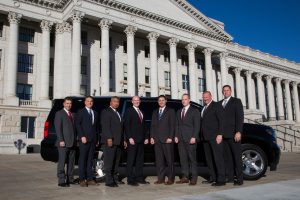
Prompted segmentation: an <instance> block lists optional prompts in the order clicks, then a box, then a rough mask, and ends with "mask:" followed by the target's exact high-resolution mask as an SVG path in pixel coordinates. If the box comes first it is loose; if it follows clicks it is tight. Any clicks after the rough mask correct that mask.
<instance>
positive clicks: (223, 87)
mask: <svg viewBox="0 0 300 200" xmlns="http://www.w3.org/2000/svg"><path fill="white" fill-rule="evenodd" d="M226 87H228V88H229V89H230V90H231V86H230V85H224V86H223V87H222V90H224V88H226Z"/></svg>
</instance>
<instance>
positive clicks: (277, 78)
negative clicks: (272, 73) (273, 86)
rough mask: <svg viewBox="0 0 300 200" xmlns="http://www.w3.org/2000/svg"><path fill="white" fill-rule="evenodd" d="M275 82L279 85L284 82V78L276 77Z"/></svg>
mask: <svg viewBox="0 0 300 200" xmlns="http://www.w3.org/2000/svg"><path fill="white" fill-rule="evenodd" d="M274 81H275V82H276V83H279V82H281V81H282V78H279V77H275V78H274Z"/></svg>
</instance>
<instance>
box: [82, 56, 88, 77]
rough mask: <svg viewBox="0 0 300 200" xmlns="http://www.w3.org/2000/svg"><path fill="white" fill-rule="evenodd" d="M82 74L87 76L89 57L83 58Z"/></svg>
mask: <svg viewBox="0 0 300 200" xmlns="http://www.w3.org/2000/svg"><path fill="white" fill-rule="evenodd" d="M81 74H82V75H87V56H81Z"/></svg>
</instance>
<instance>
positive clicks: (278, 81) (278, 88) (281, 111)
mask: <svg viewBox="0 0 300 200" xmlns="http://www.w3.org/2000/svg"><path fill="white" fill-rule="evenodd" d="M281 81H282V79H281V78H275V82H276V96H277V108H278V119H279V120H283V119H284V108H283V96H282V88H281Z"/></svg>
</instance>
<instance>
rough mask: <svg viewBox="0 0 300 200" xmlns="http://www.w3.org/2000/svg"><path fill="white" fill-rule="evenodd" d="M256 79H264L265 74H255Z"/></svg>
mask: <svg viewBox="0 0 300 200" xmlns="http://www.w3.org/2000/svg"><path fill="white" fill-rule="evenodd" d="M254 77H255V78H257V79H261V78H262V77H263V74H262V73H259V72H257V73H255V74H254Z"/></svg>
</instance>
